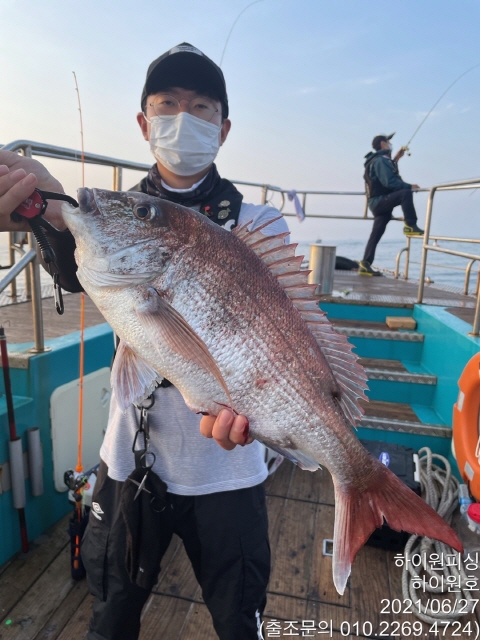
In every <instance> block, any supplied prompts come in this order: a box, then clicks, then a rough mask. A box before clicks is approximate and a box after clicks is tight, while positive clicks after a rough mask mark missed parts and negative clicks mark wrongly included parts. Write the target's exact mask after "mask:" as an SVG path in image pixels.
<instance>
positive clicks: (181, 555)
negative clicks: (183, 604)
mask: <svg viewBox="0 0 480 640" xmlns="http://www.w3.org/2000/svg"><path fill="white" fill-rule="evenodd" d="M154 591H155V593H159V594H160V593H162V594H165V595H169V596H176V597H177V598H186V599H188V600H198V595H197V594H198V592H199V587H198V582H197V579H196V578H195V574H194V572H193V569H192V565H191V563H190V560H189V559H188V556H187V552H186V551H185V547H184V546H183V544H179V545H178V546H177V547H176V550H175V556H174V558H172V560H171V561H170V562H169V564H168V565H167V566H166V568H165V571H162V572H161V573H160V579H159V581H158V583H157V585H156V587H155V590H154Z"/></svg>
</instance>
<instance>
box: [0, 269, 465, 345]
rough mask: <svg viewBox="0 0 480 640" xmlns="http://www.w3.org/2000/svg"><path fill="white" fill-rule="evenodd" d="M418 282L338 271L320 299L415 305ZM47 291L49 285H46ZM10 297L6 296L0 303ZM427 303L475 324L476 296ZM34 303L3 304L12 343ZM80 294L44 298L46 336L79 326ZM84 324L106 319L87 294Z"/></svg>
mask: <svg viewBox="0 0 480 640" xmlns="http://www.w3.org/2000/svg"><path fill="white" fill-rule="evenodd" d="M417 286H418V285H417V284H416V283H415V282H411V281H405V280H400V279H399V280H395V278H393V277H391V276H388V275H386V276H384V277H381V278H378V277H373V278H368V277H364V276H359V275H358V274H357V273H356V272H355V271H336V272H335V277H334V294H333V295H332V296H321V298H320V299H321V300H325V301H328V302H339V303H341V302H342V300H344V299H345V301H347V300H348V303H349V304H362V305H382V306H392V307H413V305H414V304H415V302H416V299H417ZM43 290H44V291H45V292H48V291H50V287H44V288H43ZM6 300H7V297H6V296H5V295H4V296H3V298H2V300H1V301H0V302H1V303H4V302H5V301H6ZM424 303H425V304H428V305H438V306H442V307H446V308H447V311H449V312H450V313H452V314H453V315H456V316H457V317H459V318H461V319H462V320H465V322H468V323H469V324H473V318H474V313H475V298H474V297H473V296H465V295H463V294H461V293H458V292H454V291H447V290H445V289H440V288H437V287H435V286H434V285H430V284H426V285H425V298H424ZM31 307H32V305H31V302H21V303H19V304H8V305H5V306H1V305H0V321H1V323H2V324H3V325H4V327H5V332H6V334H7V339H8V341H9V343H27V342H31V341H32V340H33V337H32V335H33V330H32V327H33V321H32V310H31ZM79 309H80V295H79V294H73V295H66V296H65V313H64V315H63V316H59V315H58V314H57V313H56V311H55V307H54V303H53V298H44V299H43V313H44V329H45V339H46V340H49V339H52V338H56V337H59V336H62V335H65V334H67V333H71V332H73V331H78V330H79V328H80V320H79V318H80V315H79ZM85 314H86V315H85V326H86V327H91V326H94V325H96V324H99V323H101V322H104V320H103V318H102V316H101V314H100V312H99V311H98V310H97V309H96V307H95V306H94V305H93V303H92V302H91V301H90V299H89V298H88V296H85Z"/></svg>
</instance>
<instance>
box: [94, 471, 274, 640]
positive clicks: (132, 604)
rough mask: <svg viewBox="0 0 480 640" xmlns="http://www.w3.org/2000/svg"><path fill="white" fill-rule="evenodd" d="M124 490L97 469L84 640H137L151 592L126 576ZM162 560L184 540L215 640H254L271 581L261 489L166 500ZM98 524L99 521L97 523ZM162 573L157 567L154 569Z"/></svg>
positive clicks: (171, 495)
mask: <svg viewBox="0 0 480 640" xmlns="http://www.w3.org/2000/svg"><path fill="white" fill-rule="evenodd" d="M122 486H123V483H122V482H117V481H116V480H112V479H111V478H109V477H108V476H107V466H106V465H105V464H104V463H103V462H102V463H101V465H100V468H99V472H98V478H97V483H96V485H95V491H94V496H93V505H92V509H91V512H90V521H89V524H88V527H87V530H86V532H85V536H84V539H83V541H82V560H83V562H84V564H85V568H86V570H87V582H88V586H89V589H90V591H91V593H92V594H93V595H94V596H95V602H94V605H93V615H92V618H91V621H90V628H89V633H88V635H87V638H88V640H135V639H136V638H138V634H139V630H140V614H141V611H142V608H143V606H144V604H145V602H146V601H147V599H148V596H149V594H150V591H151V589H152V588H153V586H154V584H152V585H151V587H150V589H143V588H141V587H138V586H137V585H135V584H133V583H131V582H130V579H129V577H128V574H127V572H126V569H125V523H124V520H123V518H122V515H121V512H120V492H121V489H122ZM167 503H168V504H167V508H166V509H165V511H164V512H163V514H164V515H165V517H164V518H162V529H161V530H160V531H159V532H158V545H159V546H160V550H161V556H163V554H164V553H165V551H166V550H167V548H168V545H169V543H170V541H171V539H172V536H173V534H174V533H176V534H177V535H178V536H180V538H182V540H183V544H184V545H185V550H186V552H187V554H188V557H189V559H190V561H191V563H192V566H193V569H194V572H195V576H196V578H197V580H198V582H199V584H200V586H201V587H202V595H203V598H204V600H205V604H206V605H207V607H208V609H209V611H210V613H211V615H212V618H213V624H214V627H215V630H216V632H217V634H218V636H219V638H220V639H221V640H250V639H251V640H257V638H259V637H260V636H259V635H258V633H257V625H258V620H259V618H260V616H261V614H262V612H263V609H264V608H265V604H266V589H267V584H268V578H269V575H270V547H269V544H268V525H267V513H266V506H265V491H264V488H263V485H258V486H256V487H251V488H248V489H239V490H237V491H224V492H221V493H214V494H208V495H203V496H179V495H175V494H171V493H167ZM99 518H101V519H99ZM159 570H160V567H159Z"/></svg>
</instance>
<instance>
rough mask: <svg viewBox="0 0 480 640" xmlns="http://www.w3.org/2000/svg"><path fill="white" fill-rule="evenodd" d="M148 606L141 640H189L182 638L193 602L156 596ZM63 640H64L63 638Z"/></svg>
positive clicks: (143, 620) (141, 631)
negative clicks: (159, 639)
mask: <svg viewBox="0 0 480 640" xmlns="http://www.w3.org/2000/svg"><path fill="white" fill-rule="evenodd" d="M147 605H148V608H147V610H146V612H145V614H144V617H143V619H142V626H141V630H140V636H139V640H155V639H156V638H165V640H166V639H167V638H168V640H180V639H182V640H187V638H185V637H184V638H182V635H181V633H182V631H183V629H184V625H185V620H186V618H187V616H188V614H189V612H190V610H191V609H192V608H193V606H194V605H193V603H192V602H189V601H188V600H183V599H182V598H174V597H169V596H158V595H154V596H152V598H151V599H150V601H149V602H148V603H147ZM211 637H212V638H214V637H215V636H214V635H213V636H211ZM61 640H64V639H63V638H61ZM192 640H193V638H192Z"/></svg>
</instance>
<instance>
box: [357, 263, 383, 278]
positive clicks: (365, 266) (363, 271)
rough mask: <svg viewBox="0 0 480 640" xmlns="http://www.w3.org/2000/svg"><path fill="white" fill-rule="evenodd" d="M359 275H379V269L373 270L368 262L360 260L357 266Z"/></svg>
mask: <svg viewBox="0 0 480 640" xmlns="http://www.w3.org/2000/svg"><path fill="white" fill-rule="evenodd" d="M358 275H359V276H381V275H383V274H382V273H381V272H380V271H374V270H373V269H372V267H371V265H370V263H369V262H367V261H366V260H360V266H359V268H358Z"/></svg>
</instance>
